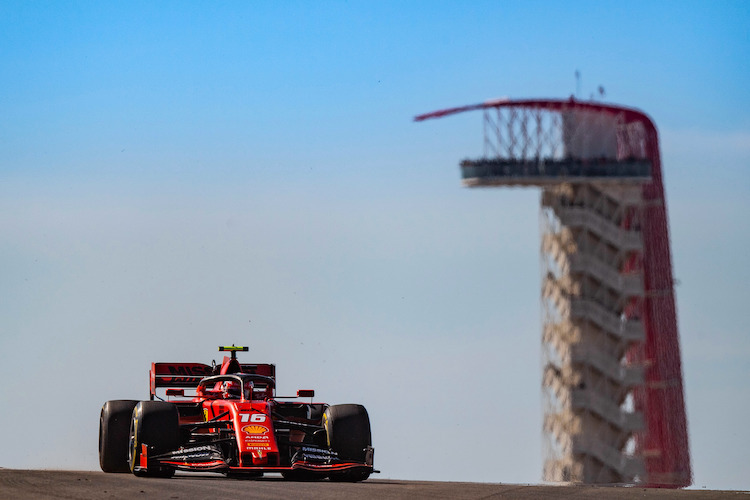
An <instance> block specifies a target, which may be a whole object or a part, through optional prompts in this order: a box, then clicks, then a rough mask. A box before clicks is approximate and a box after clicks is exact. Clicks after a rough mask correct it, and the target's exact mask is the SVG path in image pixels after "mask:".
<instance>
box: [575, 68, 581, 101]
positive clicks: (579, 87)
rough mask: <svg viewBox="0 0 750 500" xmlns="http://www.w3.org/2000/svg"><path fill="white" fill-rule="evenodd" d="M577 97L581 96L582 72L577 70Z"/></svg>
mask: <svg viewBox="0 0 750 500" xmlns="http://www.w3.org/2000/svg"><path fill="white" fill-rule="evenodd" d="M575 74H576V97H577V98H580V97H581V72H580V71H578V70H576V73H575Z"/></svg>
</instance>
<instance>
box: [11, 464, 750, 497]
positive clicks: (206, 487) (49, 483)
mask: <svg viewBox="0 0 750 500" xmlns="http://www.w3.org/2000/svg"><path fill="white" fill-rule="evenodd" d="M0 498H3V499H4V498H23V499H27V498H28V499H47V498H49V499H52V498H54V499H60V498H65V499H105V498H126V499H132V498H136V499H137V498H142V499H150V498H163V499H176V500H191V499H201V500H202V499H206V498H215V499H220V498H243V499H245V498H263V499H267V498H279V499H295V500H296V499H298V498H315V499H318V498H322V499H349V498H357V499H359V498H376V499H378V500H387V499H391V498H396V499H400V498H409V499H413V498H431V499H432V498H438V499H440V498H446V499H487V498H512V499H521V500H523V499H556V498H565V499H579V498H580V499H600V498H601V499H631V498H639V499H669V498H679V499H683V498H684V499H688V500H693V499H695V500H698V499H709V498H748V499H750V493H749V492H736V491H706V490H664V489H645V488H637V487H632V488H622V487H599V486H534V485H514V484H493V483H448V482H424V481H402V480H390V479H370V480H367V481H364V482H362V483H354V484H348V483H331V482H329V481H317V482H290V481H284V480H282V479H281V478H280V477H277V476H268V477H264V478H261V479H254V480H235V479H227V478H225V477H223V476H221V475H216V474H203V475H196V474H179V473H178V474H177V475H176V476H175V477H174V478H172V479H145V478H138V477H135V476H132V475H130V474H105V473H103V472H78V471H52V470H50V471H44V470H15V469H0Z"/></svg>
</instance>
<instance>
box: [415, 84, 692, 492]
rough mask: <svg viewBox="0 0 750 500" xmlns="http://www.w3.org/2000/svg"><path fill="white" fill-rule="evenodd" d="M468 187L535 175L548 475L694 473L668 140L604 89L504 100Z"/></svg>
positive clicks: (489, 106)
mask: <svg viewBox="0 0 750 500" xmlns="http://www.w3.org/2000/svg"><path fill="white" fill-rule="evenodd" d="M471 110H482V111H483V115H484V156H483V157H481V158H479V159H474V160H463V161H462V162H461V176H462V179H463V184H464V185H465V186H468V187H473V188H476V187H506V186H536V187H540V188H541V213H542V215H541V216H542V238H541V239H542V244H541V251H542V262H543V267H544V269H543V270H542V271H543V278H542V292H541V296H542V310H543V326H542V346H543V354H544V368H543V370H544V372H543V376H542V387H543V393H544V396H545V409H544V411H545V414H544V424H543V430H544V435H545V444H546V453H547V456H546V458H545V463H544V472H543V477H544V480H546V481H573V482H583V483H633V482H638V483H639V484H645V485H649V486H659V487H684V486H688V485H690V483H691V469H690V456H689V450H688V435H687V422H686V416H685V404H684V397H683V383H682V368H681V360H680V348H679V338H678V333H677V315H676V309H675V298H674V280H673V278H672V264H671V257H670V248H669V231H668V224H667V211H666V202H665V198H664V186H663V183H662V173H661V164H660V157H659V143H658V137H657V132H656V127H655V126H654V124H653V122H652V121H651V119H650V118H649V117H648V116H647V115H645V114H644V113H642V112H641V111H638V110H636V109H632V108H625V107H620V106H613V105H606V104H602V103H598V102H584V101H577V100H574V99H573V98H570V99H569V100H554V99H533V100H509V99H500V100H493V101H488V102H485V103H482V104H476V105H471V106H463V107H457V108H451V109H446V110H441V111H435V112H432V113H427V114H423V115H419V116H417V117H416V118H415V120H416V121H422V120H427V119H430V118H440V117H443V116H448V115H452V114H456V113H461V112H465V111H471Z"/></svg>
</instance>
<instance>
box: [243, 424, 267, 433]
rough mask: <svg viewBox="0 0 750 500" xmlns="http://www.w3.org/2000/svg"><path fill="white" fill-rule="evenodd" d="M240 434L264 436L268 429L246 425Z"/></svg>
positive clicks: (262, 426)
mask: <svg viewBox="0 0 750 500" xmlns="http://www.w3.org/2000/svg"><path fill="white" fill-rule="evenodd" d="M242 432H245V433H247V434H265V433H266V432H268V427H266V426H265V425H246V426H245V427H243V428H242Z"/></svg>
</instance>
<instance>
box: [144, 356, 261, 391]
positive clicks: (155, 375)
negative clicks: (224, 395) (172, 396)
mask: <svg viewBox="0 0 750 500" xmlns="http://www.w3.org/2000/svg"><path fill="white" fill-rule="evenodd" d="M228 360H229V358H224V361H225V362H226V361H228ZM219 370H220V367H219V366H216V367H213V366H209V365H204V364H203V363H151V370H150V371H149V380H150V392H151V399H154V396H155V395H156V389H158V388H160V387H183V388H195V387H198V383H199V382H200V381H201V380H203V378H204V377H209V376H211V375H217V374H218V373H219ZM240 371H241V372H242V373H254V374H258V375H265V376H266V377H271V378H272V379H274V381H276V365H273V364H240Z"/></svg>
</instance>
